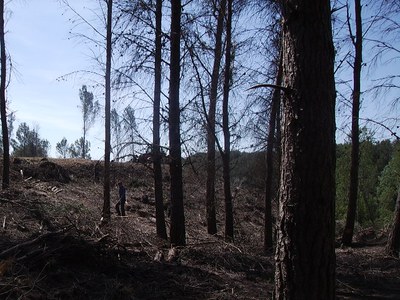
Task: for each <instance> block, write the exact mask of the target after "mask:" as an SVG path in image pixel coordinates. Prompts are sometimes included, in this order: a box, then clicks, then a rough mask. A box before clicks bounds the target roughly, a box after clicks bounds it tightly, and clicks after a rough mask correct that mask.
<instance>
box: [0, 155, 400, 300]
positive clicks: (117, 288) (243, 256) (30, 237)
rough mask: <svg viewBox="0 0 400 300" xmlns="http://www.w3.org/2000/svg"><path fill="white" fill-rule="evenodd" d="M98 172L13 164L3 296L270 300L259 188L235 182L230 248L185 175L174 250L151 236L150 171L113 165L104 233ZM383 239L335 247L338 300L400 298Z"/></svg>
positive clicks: (0, 283)
mask: <svg viewBox="0 0 400 300" xmlns="http://www.w3.org/2000/svg"><path fill="white" fill-rule="evenodd" d="M21 170H22V172H21ZM95 170H96V172H95ZM95 173H96V176H95ZM101 173H102V170H101V166H99V165H98V164H97V165H96V162H93V161H82V160H55V159H51V160H39V159H14V161H13V162H12V173H11V175H12V176H11V179H12V180H11V187H10V188H9V189H7V190H5V191H1V192H0V231H1V239H0V299H271V298H272V293H273V286H274V259H273V255H269V256H268V255H267V256H265V255H263V251H262V237H263V234H262V230H263V201H262V191H259V192H255V191H254V190H251V189H248V188H245V187H244V186H243V185H240V184H238V183H237V184H236V186H235V190H234V199H235V216H234V217H235V224H236V228H235V230H236V231H235V242H234V243H227V242H225V241H224V238H223V236H222V234H217V235H215V236H210V235H208V234H206V227H205V220H204V205H203V202H204V201H203V199H204V193H205V191H204V188H203V186H204V185H203V184H202V180H201V179H202V178H204V176H202V174H196V173H194V172H192V171H191V168H186V169H185V170H184V178H185V182H184V185H185V217H186V236H187V246H186V247H181V248H171V247H170V245H168V243H167V242H165V241H163V240H161V239H158V238H157V237H156V232H155V208H154V199H153V198H152V195H153V189H152V176H151V170H150V169H149V168H148V167H146V166H143V165H140V164H135V163H113V164H112V174H111V179H112V183H113V184H115V183H116V182H117V181H119V180H123V181H124V183H125V184H126V186H127V201H128V203H127V208H128V209H127V216H126V217H119V216H117V215H116V214H115V213H114V209H113V204H115V202H116V194H117V190H116V189H113V190H112V219H111V222H110V223H109V224H107V225H103V226H99V220H100V217H101V210H102V199H103V187H102V184H101V183H100V182H98V181H96V178H97V176H100V177H101ZM165 180H166V182H165V186H167V182H168V174H167V173H166V174H165ZM113 186H114V185H113ZM218 189H219V190H222V186H219V187H218ZM250 190H251V191H252V192H250ZM144 196H148V197H149V201H148V202H147V203H146V201H143V199H144ZM165 198H168V188H167V187H166V189H165ZM217 217H218V220H221V221H222V220H223V213H222V203H221V208H219V209H218V216H217ZM166 222H167V226H168V225H169V219H168V218H167V219H166ZM218 226H219V227H218V228H219V230H220V231H222V229H223V224H222V223H218ZM385 236H386V235H385V233H384V232H375V231H373V230H372V229H364V230H359V232H358V233H357V236H356V239H357V243H356V244H355V245H357V246H355V247H351V248H337V249H336V259H337V289H336V291H337V298H338V299H400V260H399V259H396V258H392V257H388V256H386V255H385V254H384V242H385ZM171 249H173V250H171Z"/></svg>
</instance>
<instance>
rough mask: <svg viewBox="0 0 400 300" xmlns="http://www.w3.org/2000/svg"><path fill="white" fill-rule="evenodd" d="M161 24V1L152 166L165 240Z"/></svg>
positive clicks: (161, 233)
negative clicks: (161, 139) (161, 112)
mask: <svg viewBox="0 0 400 300" xmlns="http://www.w3.org/2000/svg"><path fill="white" fill-rule="evenodd" d="M161 22H162V0H157V3H156V30H155V35H156V36H155V47H156V49H155V58H154V59H155V62H154V70H155V71H154V72H155V73H154V104H153V105H154V106H153V164H154V196H155V201H156V227H157V236H159V237H160V238H162V239H167V238H168V237H167V229H166V227H165V216H164V203H163V189H162V188H163V184H162V166H161V152H160V102H161V59H162V57H161V47H162V46H161V35H162V31H161Z"/></svg>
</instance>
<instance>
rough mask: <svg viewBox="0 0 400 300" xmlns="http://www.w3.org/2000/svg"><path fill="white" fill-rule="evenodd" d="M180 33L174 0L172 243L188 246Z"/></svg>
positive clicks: (178, 9)
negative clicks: (181, 107)
mask: <svg viewBox="0 0 400 300" xmlns="http://www.w3.org/2000/svg"><path fill="white" fill-rule="evenodd" d="M180 34H181V1H180V0H171V58H170V80H169V147H170V150H169V151H170V158H171V161H170V177H171V232H170V238H171V244H174V245H177V246H183V245H185V244H186V233H185V214H184V207H183V187H182V158H181V134H180V107H179V86H180Z"/></svg>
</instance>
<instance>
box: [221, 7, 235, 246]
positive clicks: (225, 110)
mask: <svg viewBox="0 0 400 300" xmlns="http://www.w3.org/2000/svg"><path fill="white" fill-rule="evenodd" d="M227 3H228V12H227V20H226V50H225V78H224V97H223V104H222V127H223V132H224V147H225V149H224V153H223V154H222V159H223V177H224V196H225V239H226V240H228V241H233V239H234V225H233V223H234V222H233V199H232V192H231V168H230V162H231V136H230V129H229V91H230V86H231V80H232V70H231V58H232V56H231V50H232V0H227Z"/></svg>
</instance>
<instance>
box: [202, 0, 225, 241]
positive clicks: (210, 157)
mask: <svg viewBox="0 0 400 300" xmlns="http://www.w3.org/2000/svg"><path fill="white" fill-rule="evenodd" d="M216 3H219V6H218V7H217V8H216V9H217V10H218V18H217V31H216V33H215V48H214V63H213V70H212V74H211V87H210V106H209V110H208V117H207V118H206V119H207V182H206V185H207V187H206V215H207V232H208V233H209V234H215V233H217V219H216V203H215V201H216V199H215V177H216V176H215V152H216V151H215V112H216V107H217V97H218V82H219V74H220V67H221V59H222V32H223V29H224V16H225V8H226V0H221V1H217V2H216Z"/></svg>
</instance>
